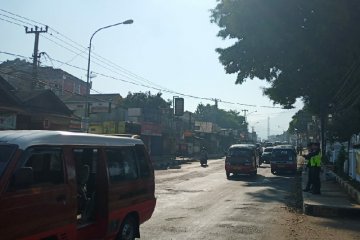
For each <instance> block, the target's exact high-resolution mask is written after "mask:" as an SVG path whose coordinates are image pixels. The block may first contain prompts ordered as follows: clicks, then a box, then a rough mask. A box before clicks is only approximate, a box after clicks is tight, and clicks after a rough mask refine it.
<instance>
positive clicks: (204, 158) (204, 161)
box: [200, 149, 208, 167]
mask: <svg viewBox="0 0 360 240" xmlns="http://www.w3.org/2000/svg"><path fill="white" fill-rule="evenodd" d="M207 160H208V156H207V152H206V150H204V149H203V150H202V151H201V157H200V165H201V166H202V167H206V166H207Z"/></svg>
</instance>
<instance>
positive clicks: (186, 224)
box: [140, 159, 295, 240]
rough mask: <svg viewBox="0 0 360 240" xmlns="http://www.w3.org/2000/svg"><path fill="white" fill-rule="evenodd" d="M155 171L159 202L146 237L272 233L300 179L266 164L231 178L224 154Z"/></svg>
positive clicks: (143, 227) (241, 236) (257, 236)
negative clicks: (203, 163) (205, 164)
mask: <svg viewBox="0 0 360 240" xmlns="http://www.w3.org/2000/svg"><path fill="white" fill-rule="evenodd" d="M155 175H156V197H157V206H156V209H155V212H154V214H153V217H152V218H151V219H150V220H149V221H148V222H146V223H144V224H143V225H141V229H140V230H141V239H157V240H161V239H166V240H169V239H188V240H190V239H270V237H269V233H270V232H271V231H272V229H273V228H274V227H275V228H276V226H277V225H279V224H283V219H281V218H279V216H280V215H281V212H283V211H284V208H287V207H288V205H289V198H291V197H292V190H293V188H294V185H295V177H294V176H292V175H282V176H275V175H272V174H271V173H270V168H269V165H266V164H264V165H262V167H261V168H259V169H258V175H257V176H256V177H251V176H241V177H237V178H232V179H230V180H227V179H226V176H225V171H224V159H217V160H210V161H209V166H208V167H206V168H203V167H200V164H199V163H197V162H193V163H190V164H184V165H181V168H180V169H168V170H162V171H156V174H155ZM290 202H291V201H290ZM274 239H279V237H278V236H277V237H276V238H274Z"/></svg>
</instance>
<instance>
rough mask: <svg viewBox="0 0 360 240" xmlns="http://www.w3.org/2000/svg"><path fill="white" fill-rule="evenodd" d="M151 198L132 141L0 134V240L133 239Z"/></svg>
mask: <svg viewBox="0 0 360 240" xmlns="http://www.w3.org/2000/svg"><path fill="white" fill-rule="evenodd" d="M154 190H155V183H154V170H153V168H152V165H151V162H150V159H149V156H148V153H147V151H146V149H145V147H144V144H143V142H142V141H141V140H140V139H135V138H129V137H116V136H104V135H95V134H87V133H72V132H61V131H43V130H39V131H37V130H24V131H20V130H19V131H0V226H1V228H0V236H1V239H22V240H27V239H48V240H50V239H75V240H78V239H81V240H85V239H134V238H135V237H140V231H139V227H140V224H141V223H143V222H145V221H146V220H148V219H150V217H151V216H152V213H153V211H154V208H155V205H156V198H155V196H154Z"/></svg>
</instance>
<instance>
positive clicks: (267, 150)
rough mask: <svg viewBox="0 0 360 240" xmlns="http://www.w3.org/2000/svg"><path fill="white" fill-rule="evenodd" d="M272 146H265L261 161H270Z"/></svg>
mask: <svg viewBox="0 0 360 240" xmlns="http://www.w3.org/2000/svg"><path fill="white" fill-rule="evenodd" d="M272 150H273V147H267V148H265V149H264V152H263V153H262V155H261V162H263V163H270V160H271V153H272Z"/></svg>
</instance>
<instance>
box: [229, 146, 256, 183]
mask: <svg viewBox="0 0 360 240" xmlns="http://www.w3.org/2000/svg"><path fill="white" fill-rule="evenodd" d="M258 164H259V163H258V155H257V150H256V146H255V145H252V144H235V145H232V146H230V148H229V150H228V152H227V154H226V158H225V172H226V177H227V178H229V177H230V175H231V174H234V175H237V174H250V175H256V174H257V167H258Z"/></svg>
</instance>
